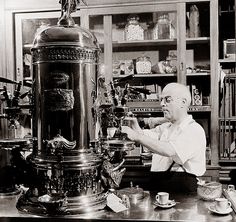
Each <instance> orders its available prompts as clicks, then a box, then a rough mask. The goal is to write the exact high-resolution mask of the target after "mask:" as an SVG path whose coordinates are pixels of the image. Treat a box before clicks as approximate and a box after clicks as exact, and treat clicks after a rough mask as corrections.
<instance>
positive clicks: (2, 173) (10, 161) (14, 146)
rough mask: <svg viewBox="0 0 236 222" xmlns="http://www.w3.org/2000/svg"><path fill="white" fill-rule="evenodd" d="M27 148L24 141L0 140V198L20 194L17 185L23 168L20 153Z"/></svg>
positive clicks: (26, 142)
mask: <svg viewBox="0 0 236 222" xmlns="http://www.w3.org/2000/svg"><path fill="white" fill-rule="evenodd" d="M28 146H29V143H28V141H27V140H25V139H3V140H0V178H1V180H0V197H1V196H10V195H16V194H19V193H20V192H21V190H20V188H19V184H20V183H21V177H22V175H23V171H24V170H25V168H24V165H23V164H22V163H24V161H23V157H22V155H21V153H20V152H21V151H23V150H26V149H27V147H28Z"/></svg>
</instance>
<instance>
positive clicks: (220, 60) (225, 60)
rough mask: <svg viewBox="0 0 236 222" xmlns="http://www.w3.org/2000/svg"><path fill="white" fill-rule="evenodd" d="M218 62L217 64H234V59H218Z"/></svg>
mask: <svg viewBox="0 0 236 222" xmlns="http://www.w3.org/2000/svg"><path fill="white" fill-rule="evenodd" d="M218 61H219V63H232V62H235V63H236V59H219V60H218Z"/></svg>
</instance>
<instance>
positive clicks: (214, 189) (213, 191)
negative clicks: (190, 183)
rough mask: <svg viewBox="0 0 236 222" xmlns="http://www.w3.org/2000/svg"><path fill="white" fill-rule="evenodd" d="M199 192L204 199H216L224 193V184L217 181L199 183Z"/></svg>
mask: <svg viewBox="0 0 236 222" xmlns="http://www.w3.org/2000/svg"><path fill="white" fill-rule="evenodd" d="M197 193H198V195H199V196H200V198H201V199H203V200H215V199H216V198H218V197H221V195H222V184H221V183H218V182H215V181H213V182H210V183H204V184H198V188H197Z"/></svg>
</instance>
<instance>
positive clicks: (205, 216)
mask: <svg viewBox="0 0 236 222" xmlns="http://www.w3.org/2000/svg"><path fill="white" fill-rule="evenodd" d="M145 193H147V195H146V197H145V198H144V199H143V200H142V201H140V202H138V203H136V204H134V203H132V204H131V207H130V209H129V210H126V211H122V212H120V213H114V212H112V211H111V210H109V209H104V210H101V211H97V212H93V213H89V214H83V215H73V216H54V217H52V216H35V215H29V214H24V213H21V212H18V210H17V209H16V207H15V206H16V202H17V199H18V198H19V196H17V195H16V196H7V197H0V221H4V222H14V221H17V222H19V221H29V222H32V221H44V222H47V221H50V222H54V221H55V222H56V221H57V222H60V221H63V222H64V221H67V222H70V221H73V222H74V221H108V220H111V221H122V220H126V221H139V222H140V221H191V222H193V221H197V222H201V221H206V222H209V221H219V222H221V221H224V222H227V221H236V214H235V212H234V211H233V212H231V213H230V214H228V215H217V214H214V213H212V212H210V211H209V210H208V207H209V206H210V205H213V204H214V202H211V201H204V200H201V199H200V198H199V197H198V196H197V194H191V195H190V194H170V199H174V200H175V201H176V205H175V206H174V207H172V208H168V209H162V208H158V207H156V206H155V205H154V204H153V203H154V200H155V195H156V192H145ZM149 194H150V195H149Z"/></svg>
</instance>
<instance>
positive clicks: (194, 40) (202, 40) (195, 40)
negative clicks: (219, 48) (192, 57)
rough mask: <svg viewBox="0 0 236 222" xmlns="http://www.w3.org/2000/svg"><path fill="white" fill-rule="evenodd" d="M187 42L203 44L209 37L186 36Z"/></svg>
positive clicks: (207, 41) (208, 41) (208, 40)
mask: <svg viewBox="0 0 236 222" xmlns="http://www.w3.org/2000/svg"><path fill="white" fill-rule="evenodd" d="M186 43H187V44H205V43H210V38H209V37H198V38H186Z"/></svg>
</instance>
